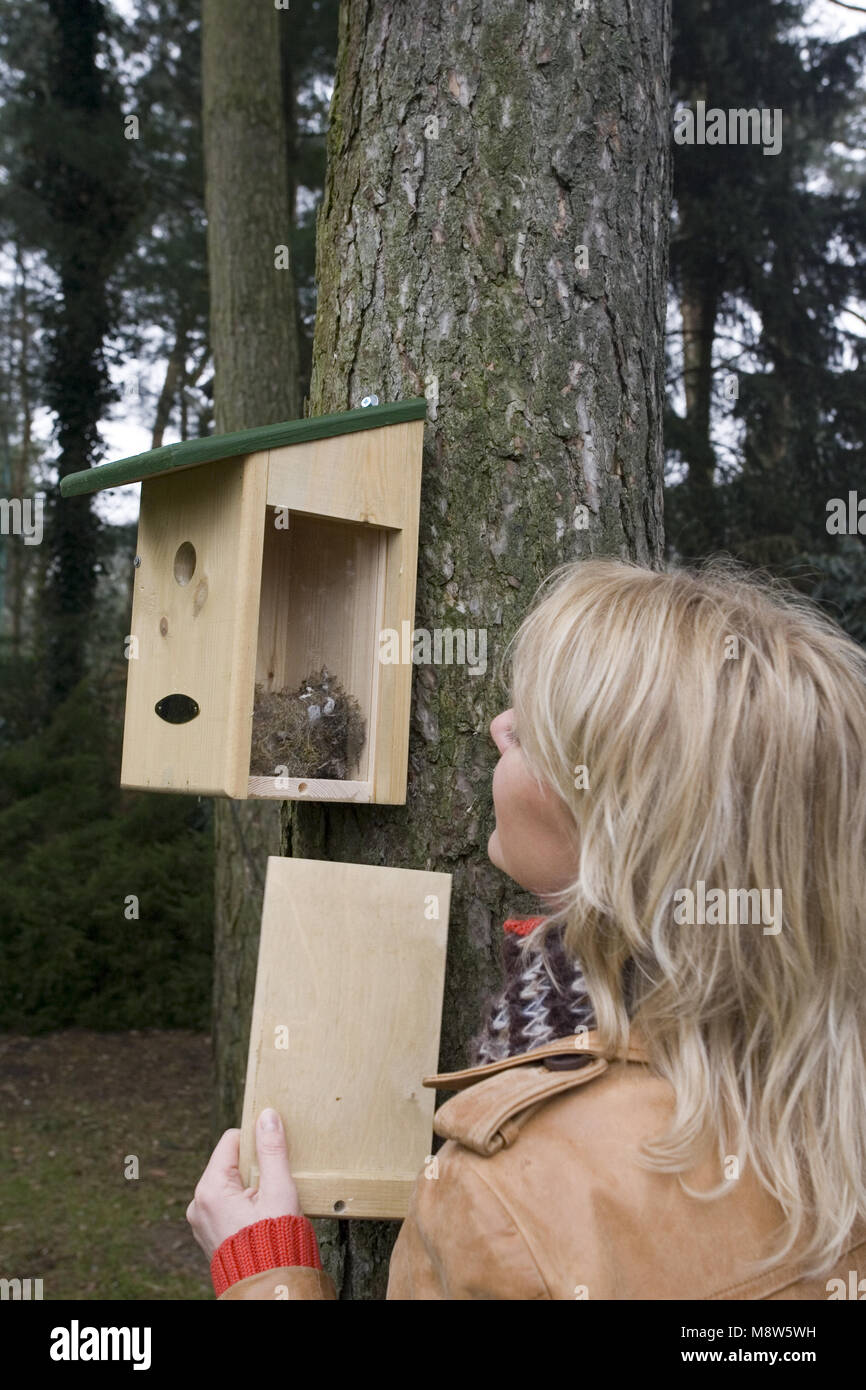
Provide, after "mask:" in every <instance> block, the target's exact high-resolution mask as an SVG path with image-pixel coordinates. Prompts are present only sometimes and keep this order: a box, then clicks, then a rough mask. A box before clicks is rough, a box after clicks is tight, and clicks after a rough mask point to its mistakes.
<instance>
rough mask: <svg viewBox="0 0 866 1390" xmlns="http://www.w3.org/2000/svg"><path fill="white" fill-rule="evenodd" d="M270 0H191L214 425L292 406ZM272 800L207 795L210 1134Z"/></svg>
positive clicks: (281, 416) (240, 1077)
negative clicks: (195, 2)
mask: <svg viewBox="0 0 866 1390" xmlns="http://www.w3.org/2000/svg"><path fill="white" fill-rule="evenodd" d="M281 22H283V23H288V22H290V19H289V17H288V16H287V15H286V14H285V13H284V12H278V11H277V10H275V9H274V7H273V6H272V5H270V6H269V5H242V4H237V3H236V0H204V3H203V7H202V84H203V92H202V104H203V124H204V156H205V178H206V188H205V202H206V208H207V218H208V266H209V274H210V293H211V319H210V341H211V346H212V349H213V356H214V374H215V402H216V408H215V423H216V431H217V433H218V434H223V433H225V432H226V431H229V430H238V429H246V428H248V427H252V426H254V425H269V424H273V423H275V422H276V421H279V420H288V419H292V418H293V417H294V416H296V415H297V414H298V399H297V341H296V336H295V294H294V285H293V279H292V271H291V268H290V267H289V268H279V264H280V262H279V258H278V257H277V255H276V251H275V248H277V247H280V246H288V244H289V231H290V213H289V190H288V176H287V165H286V134H285V127H284V123H283V110H282V102H283V97H282V87H281V74H280V29H279V26H280V23H281ZM279 825H280V807H279V803H272V802H265V803H255V802H251V803H246V802H241V803H234V802H226V801H217V802H216V804H215V807H214V833H215V837H216V885H215V886H216V892H215V924H214V1028H213V1039H214V1060H215V1066H216V1087H215V1096H214V1107H213V1115H212V1119H213V1130H214V1137H216V1136H217V1135H219V1134H220V1133H221V1132H222V1131H223V1130H224V1129H226V1128H228V1127H231V1126H234V1125H237V1124H239V1123H240V1116H241V1107H242V1102H243V1084H244V1075H245V1069H246V1053H247V1045H248V1039H249V1026H250V1014H251V1010H252V999H253V983H254V980H255V966H256V955H257V948H258V939H259V926H260V918H261V907H262V892H263V886H264V873H265V861H266V858H267V855H268V854H276V853H278V852H279Z"/></svg>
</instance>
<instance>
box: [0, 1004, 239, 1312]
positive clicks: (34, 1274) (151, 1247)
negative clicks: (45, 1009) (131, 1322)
mask: <svg viewBox="0 0 866 1390" xmlns="http://www.w3.org/2000/svg"><path fill="white" fill-rule="evenodd" d="M210 1095H211V1054H210V1038H209V1037H208V1036H207V1035H202V1034H198V1033H187V1032H181V1031H166V1032H162V1031H160V1032H157V1031H150V1030H147V1031H143V1032H129V1033H94V1032H87V1031H84V1030H79V1029H73V1030H69V1031H64V1032H60V1033H50V1034H47V1035H46V1036H44V1037H38V1038H27V1037H20V1036H15V1035H11V1034H0V1278H7V1279H11V1278H20V1279H27V1278H29V1279H42V1280H43V1297H44V1298H45V1299H46V1300H49V1299H64V1298H71V1299H103V1298H105V1299H208V1298H213V1296H214V1295H213V1289H212V1286H211V1282H210V1277H209V1272H208V1267H207V1261H206V1259H205V1257H204V1255H203V1254H202V1252H201V1250H200V1249H199V1247H198V1246H197V1245H196V1243H195V1241H194V1240H193V1237H192V1233H191V1231H190V1228H189V1226H188V1225H187V1222H186V1208H187V1206H188V1205H189V1202H190V1200H191V1198H192V1195H193V1190H194V1188H195V1185H196V1183H197V1182H198V1179H199V1178H200V1176H201V1174H202V1172H203V1170H204V1167H205V1164H206V1163H207V1160H208V1158H209V1156H210V1152H211V1144H210V1130H209V1115H210ZM131 1157H135V1158H137V1160H138V1173H139V1176H138V1177H137V1178H131V1177H126V1176H124V1174H125V1172H131V1171H133V1170H134V1165H133V1164H132V1162H131V1161H130V1160H131Z"/></svg>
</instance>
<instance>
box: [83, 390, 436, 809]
mask: <svg viewBox="0 0 866 1390" xmlns="http://www.w3.org/2000/svg"><path fill="white" fill-rule="evenodd" d="M425 413H426V401H425V400H424V399H423V398H417V399H412V400H406V401H398V402H396V403H393V404H388V405H376V406H367V407H364V408H361V409H359V410H348V411H345V412H343V413H341V414H337V415H323V416H319V417H317V418H313V419H307V420H290V421H286V422H285V423H283V424H278V425H267V426H264V427H263V428H261V429H252V430H242V431H238V432H236V433H233V434H224V435H218V436H209V437H206V438H203V439H191V440H188V441H186V442H184V443H182V444H167V445H164V446H163V447H162V448H160V449H154V450H152V451H151V452H150V453H146V454H137V455H135V456H134V457H132V458H126V459H120V460H118V461H117V462H114V463H108V464H101V465H99V466H97V467H95V468H89V469H86V470H85V471H84V472H81V473H73V474H70V475H69V476H68V477H67V478H64V479H63V481H62V483H61V493H62V495H63V496H64V497H74V496H76V495H78V494H80V493H87V492H99V491H102V490H103V489H105V488H112V487H121V486H123V485H125V484H128V483H133V482H138V481H141V485H142V486H141V514H140V519H139V526H138V550H137V554H136V559H135V564H136V569H135V577H134V596H133V605H132V622H131V626H130V638H129V641H128V643H127V645H128V649H129V650H128V656H129V670H128V678H127V693H126V716H125V723H124V738H123V764H122V768H121V776H120V784H121V786H123V787H134V788H143V789H147V790H150V791H174V792H197V793H199V794H200V795H203V796H231V797H238V798H244V797H248V796H251V797H273V798H277V799H279V800H308V801H357V802H365V801H369V802H385V803H390V804H397V803H401V802H404V801H405V800H406V773H407V763H408V747H409V704H410V697H411V679H412V666H411V664H406V665H401V664H387V663H382V662H381V661H380V659H379V653H380V650H381V640H380V634H381V633H382V632H383V631H385V630H387V629H392V630H394V631H396V632H401V631H402V630H403V629H402V627H401V624H402V623H403V622H408V623H409V625H410V628H411V625H412V623H413V620H414V611H415V578H416V570H417V555H418V511H419V505H420V492H421V450H422V439H423V432H424V418H425ZM311 680H312V681H313V682H314V683H313V684H310V682H311ZM316 680H319V684H316V683H315V682H316ZM278 693H281V699H282V703H281V701H280V699H278V698H275V697H276V696H277V694H278ZM268 700H270V704H269V705H268ZM256 702H258V704H257V703H256ZM305 702H306V703H305ZM254 706H255V707H256V718H257V724H258V723H259V722H260V712H261V711H263V710H265V711H266V717H267V718H269V719H270V721H271V726H270V727H269V729H268V730H267V738H266V739H264V741H263V742H262V744H261V747H264V748H267V749H268V750H269V752H268V754H267V756H268V757H272V758H273V766H267V767H264V768H263V767H262V766H261V760H262V757H263V756H265V755H263V754H262V753H261V752H260V753H259V760H258V764H257V766H256V768H255V770H254V771H252V772H251V748H252V741H253V716H254ZM334 716H337V717H336V718H335V717H334ZM264 717H265V715H261V718H264ZM347 729H348V730H349V746H348V747H344V748H342V749H339V748H338V749H337V750H336V753H335V750H334V749H333V748H331V749H330V750H329V752H330V754H333V755H334V756H330V757H329V758H328V759H325V756H324V753H323V747H326V746H327V741H328V739H331V741H332V742H333V741H334V740H336V741H337V742H338V743H339V739H340V738H341V737H342V738H343V739H344V740H345V738H346V730H347ZM308 736H309V737H308ZM323 740H324V742H323ZM292 741H294V742H292ZM290 743H291V744H292V747H291V748H289V744H290ZM296 745H297V746H296ZM284 748H285V749H286V750H287V752H286V756H285V757H284V756H283V751H282V750H283V749H284ZM292 751H293V753H294V756H293V757H290V756H289V753H290V752H292ZM299 758H300V760H301V761H300V763H299V762H298V759H299ZM305 759H306V761H304V760H305ZM323 769H326V770H325V771H323ZM334 769H337V772H336V774H335V771H334Z"/></svg>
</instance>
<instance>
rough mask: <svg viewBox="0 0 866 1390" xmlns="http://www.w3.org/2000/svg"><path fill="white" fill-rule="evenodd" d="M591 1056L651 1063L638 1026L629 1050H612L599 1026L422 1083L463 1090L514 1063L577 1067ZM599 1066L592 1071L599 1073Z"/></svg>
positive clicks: (563, 1068) (564, 1068)
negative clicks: (605, 1044)
mask: <svg viewBox="0 0 866 1390" xmlns="http://www.w3.org/2000/svg"><path fill="white" fill-rule="evenodd" d="M587 1058H605V1059H606V1060H608V1061H613V1060H615V1059H618V1060H621V1061H626V1062H642V1063H644V1064H646V1063H648V1061H649V1058H648V1056H647V1052H646V1048H645V1047H644V1045H643V1042H642V1040H641V1038H640V1034H639V1032H638V1030H637V1029H636V1028H632V1030H631V1035H630V1038H629V1042H628V1047H627V1049H626V1050H625V1052H622V1053H617V1054H614V1053H611V1052H610V1051H609V1049H607V1048H603V1047H602V1046H601V1044H600V1042H599V1036H598V1033H597V1031H596V1030H595V1029H593V1030H591V1031H590V1032H586V1033H568V1034H566V1035H565V1036H564V1037H562V1038H555V1039H554V1040H553V1042H549V1043H545V1044H544V1046H543V1047H535V1048H533V1049H532V1050H531V1051H530V1052H518V1053H516V1054H515V1056H513V1057H503V1058H502V1059H501V1060H500V1061H498V1062H487V1063H485V1064H484V1065H483V1066H480V1067H464V1068H463V1070H462V1071H451V1072H447V1071H446V1072H437V1074H436V1075H435V1076H425V1077H424V1079H423V1081H422V1083H421V1084H422V1085H423V1086H432V1087H435V1088H436V1089H437V1090H441V1091H462V1090H464V1089H465V1087H467V1086H472V1085H473V1084H474V1083H475V1082H476V1081H483V1080H484V1078H485V1077H487V1076H494V1075H495V1074H496V1073H497V1072H500V1071H508V1070H510V1069H511V1068H512V1067H521V1066H526V1065H528V1064H530V1063H536V1064H539V1063H540V1064H542V1065H543V1066H544V1067H545V1068H546V1069H547V1070H549V1071H552V1072H556V1071H572V1070H574V1071H576V1070H579V1069H582V1068H583V1067H584V1066H587ZM595 1070H596V1069H595V1068H593V1071H592V1074H593V1075H595Z"/></svg>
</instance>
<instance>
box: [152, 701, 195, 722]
mask: <svg viewBox="0 0 866 1390" xmlns="http://www.w3.org/2000/svg"><path fill="white" fill-rule="evenodd" d="M154 709H155V710H156V712H157V714H158V715H159V717H160V719H164V720H165V722H166V724H188V723H189V721H190V720H191V719H195V717H196V715H197V714H198V712H199V707H198V705H197V704H196V702H195V700H193V698H192V696H190V695H163V697H162V699H161V700H157V702H156V704H155V705H154Z"/></svg>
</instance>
